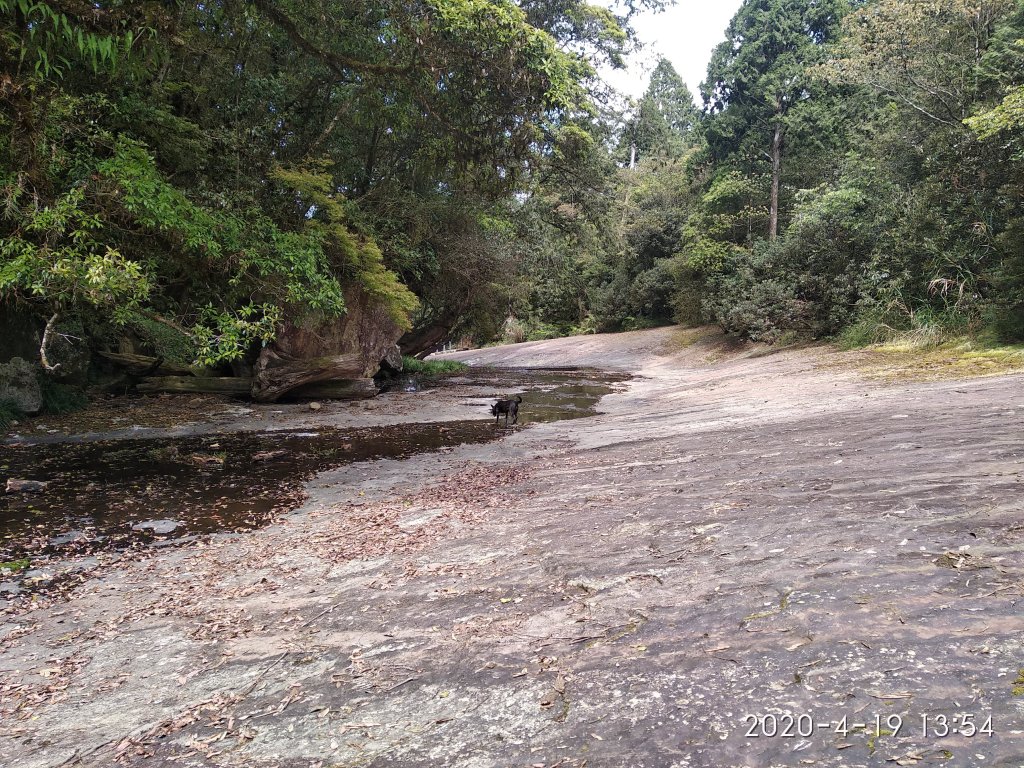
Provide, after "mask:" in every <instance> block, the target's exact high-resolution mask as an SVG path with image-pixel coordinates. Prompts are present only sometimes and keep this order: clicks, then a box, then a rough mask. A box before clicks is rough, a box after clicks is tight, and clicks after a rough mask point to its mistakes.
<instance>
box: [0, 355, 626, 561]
mask: <svg viewBox="0 0 1024 768" xmlns="http://www.w3.org/2000/svg"><path fill="white" fill-rule="evenodd" d="M626 378H628V377H625V376H615V375H610V376H609V375H607V374H603V373H597V372H592V371H523V370H518V371H508V370H503V371H497V370H487V369H481V370H479V371H476V370H475V371H473V372H472V373H471V374H466V375H462V376H459V377H457V378H453V379H451V380H435V381H432V382H420V386H419V387H418V390H419V391H417V392H416V394H415V395H414V396H415V397H423V398H429V397H431V391H436V390H437V389H440V388H443V387H450V386H454V385H456V384H461V385H469V386H474V387H483V388H493V391H494V392H495V393H496V394H501V395H507V396H513V395H515V394H517V393H518V394H521V395H522V397H523V405H522V406H521V410H520V416H519V424H520V425H521V426H527V425H529V424H533V423H539V422H550V421H558V420H563V419H573V418H582V417H585V416H590V415H593V414H594V413H595V407H596V405H597V403H598V401H599V400H600V398H601V397H603V396H604V395H606V394H608V393H610V392H612V391H614V387H613V386H612V385H613V384H614V383H616V382H619V381H622V380H624V379H626ZM402 391H408V390H405V388H404V387H403V389H402ZM386 397H387V396H386V395H385V396H383V397H382V398H381V399H382V400H385V401H386ZM468 402H469V403H470V404H472V405H479V410H480V412H481V413H482V414H483V413H486V412H487V411H486V407H487V406H488V405H489V404H490V403H491V402H493V399H487V398H471V399H470V401H468ZM502 424H504V421H502ZM506 434H508V432H507V431H506V430H504V429H503V428H499V429H496V428H495V425H494V421H493V419H490V418H480V419H477V420H471V421H456V422H447V423H443V424H438V423H432V424H402V425H394V426H385V427H372V428H362V429H343V430H342V429H321V430H317V431H312V432H311V431H309V430H308V429H307V430H305V431H298V430H295V431H274V432H266V431H264V432H234V433H224V434H212V435H211V434H202V435H193V436H185V437H166V436H162V437H158V438H126V439H116V440H102V439H101V440H90V441H65V442H59V443H55V442H47V443H42V444H35V445H6V446H0V482H3V481H5V480H6V479H7V478H25V479H31V480H37V481H44V482H46V483H47V484H48V485H47V487H46V489H45V490H44V491H42V492H39V493H10V494H2V495H0V562H7V561H12V560H17V559H19V558H22V557H36V556H41V555H60V554H71V553H76V554H78V553H87V552H96V551H100V550H110V549H123V548H128V547H136V546H143V547H145V546H153V545H160V544H163V543H167V542H173V541H180V540H182V539H183V538H187V537H191V536H196V535H202V534H208V533H216V532H221V531H237V530H249V529H253V528H258V527H260V526H263V525H266V524H267V523H269V522H270V521H272V520H273V519H275V518H277V517H279V516H280V515H282V514H284V513H286V512H288V511H290V510H292V509H294V508H296V507H297V506H298V505H299V504H301V502H302V500H303V492H302V487H303V484H304V482H305V481H306V480H308V479H309V478H311V477H312V476H314V475H315V474H316V473H318V472H322V471H325V470H328V469H331V468H334V467H338V466H341V465H343V464H347V463H351V462H355V461H366V460H373V459H382V458H406V457H410V456H414V455H416V454H421V453H427V452H432V451H438V450H444V449H447V448H451V447H454V446H458V445H463V444H478V443H485V442H488V441H491V440H495V439H498V438H500V437H502V436H503V435H506Z"/></svg>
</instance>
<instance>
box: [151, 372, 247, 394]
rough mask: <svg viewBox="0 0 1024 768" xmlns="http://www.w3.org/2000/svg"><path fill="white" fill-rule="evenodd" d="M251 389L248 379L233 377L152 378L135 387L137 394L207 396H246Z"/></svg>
mask: <svg viewBox="0 0 1024 768" xmlns="http://www.w3.org/2000/svg"><path fill="white" fill-rule="evenodd" d="M251 387H252V382H251V381H249V379H236V378H234V377H233V376H211V377H207V378H200V377H199V376H154V377H153V378H149V379H143V380H142V381H141V382H139V384H138V385H137V386H136V389H137V390H138V391H139V392H146V393H154V392H198V393H201V394H207V395H248V394H249V390H250V389H251Z"/></svg>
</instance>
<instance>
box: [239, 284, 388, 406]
mask: <svg viewBox="0 0 1024 768" xmlns="http://www.w3.org/2000/svg"><path fill="white" fill-rule="evenodd" d="M345 304H346V306H347V307H348V310H347V311H346V313H345V314H344V315H343V316H342V317H339V318H336V319H332V320H326V321H324V322H322V323H319V324H315V325H309V326H301V327H300V326H297V325H294V324H291V323H286V324H285V325H284V326H283V327H282V328H281V329H280V330H279V331H278V334H277V338H276V339H275V340H274V342H273V343H272V344H270V345H269V346H267V347H265V348H264V349H263V351H262V352H260V356H259V359H258V360H257V361H256V366H255V373H254V376H253V380H252V396H253V398H254V399H255V400H257V401H259V402H272V401H274V400H277V399H278V398H280V397H282V396H283V395H286V394H288V393H289V392H291V391H292V390H295V389H298V388H299V387H303V386H307V385H311V384H320V383H323V382H328V381H329V382H336V381H348V382H354V381H359V380H363V379H370V378H372V377H373V375H374V374H375V373H377V371H378V370H379V369H380V363H381V360H383V359H384V358H385V357H386V356H387V355H388V353H389V352H391V351H392V350H393V348H394V345H395V341H396V340H397V339H398V337H399V336H400V335H401V329H400V328H399V327H398V325H396V323H395V321H394V320H393V319H392V318H391V316H390V315H389V314H388V312H387V310H386V309H385V308H384V307H382V306H381V305H380V304H379V303H378V302H377V300H376V299H374V298H373V297H372V296H370V295H369V294H367V293H365V292H363V291H361V290H359V289H358V288H351V289H349V290H347V291H346V292H345Z"/></svg>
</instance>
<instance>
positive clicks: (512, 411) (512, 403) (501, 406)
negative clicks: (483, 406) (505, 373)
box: [491, 395, 523, 427]
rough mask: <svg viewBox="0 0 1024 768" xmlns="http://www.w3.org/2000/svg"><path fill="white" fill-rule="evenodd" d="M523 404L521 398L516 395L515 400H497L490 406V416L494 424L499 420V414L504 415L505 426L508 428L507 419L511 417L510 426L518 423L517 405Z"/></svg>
mask: <svg viewBox="0 0 1024 768" xmlns="http://www.w3.org/2000/svg"><path fill="white" fill-rule="evenodd" d="M521 402H523V398H521V397H520V396H519V395H516V399H515V400H499V401H498V402H496V403H495V404H494V405H492V406H491V416H493V417H494V423H495V424H497V423H498V421H500V420H501V414H505V426H506V427H507V426H508V417H509V416H511V417H512V424H515V423H516V422H517V421H519V404H520V403H521Z"/></svg>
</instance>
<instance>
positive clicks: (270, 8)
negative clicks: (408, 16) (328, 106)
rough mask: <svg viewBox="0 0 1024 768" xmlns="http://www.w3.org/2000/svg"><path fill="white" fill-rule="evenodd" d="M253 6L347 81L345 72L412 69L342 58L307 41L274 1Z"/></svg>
mask: <svg viewBox="0 0 1024 768" xmlns="http://www.w3.org/2000/svg"><path fill="white" fill-rule="evenodd" d="M252 4H253V5H254V6H255V7H256V8H257V9H259V10H260V11H261V12H262V13H263V15H264V16H266V17H267V18H268V19H270V20H271V21H272V22H273V23H274V24H276V25H277V26H278V27H280V28H281V29H282V30H283V31H284V33H285V34H286V35H287V36H288V39H289V40H291V41H292V43H294V44H295V46H296V47H298V48H300V49H301V50H303V51H305V52H306V53H308V54H309V55H311V56H313V57H315V58H317V59H319V60H320V61H322V62H323V63H324V64H326V65H327V66H328V67H329V68H330V69H331V71H332V72H334V73H335V74H336V75H338V76H339V77H341V78H343V79H345V80H347V79H348V73H347V72H346V71H345V70H351V71H354V72H362V73H372V74H377V75H402V74H406V73H408V72H409V71H410V70H411V69H412V64H411V63H410V64H404V65H401V66H400V65H398V64H374V63H372V62H369V61H359V60H357V59H350V58H349V57H348V56H342V55H341V54H339V53H334V52H332V51H325V50H323V49H321V48H319V47H318V46H317V45H315V44H314V43H313V42H312V41H310V40H307V39H306V37H305V36H304V35H303V34H302V32H300V31H299V27H298V25H297V24H296V23H295V22H294V21H292V20H291V18H289V16H288V14H286V13H285V12H284V11H282V10H281V9H280V8H277V7H275V3H274V2H273V0H252Z"/></svg>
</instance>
